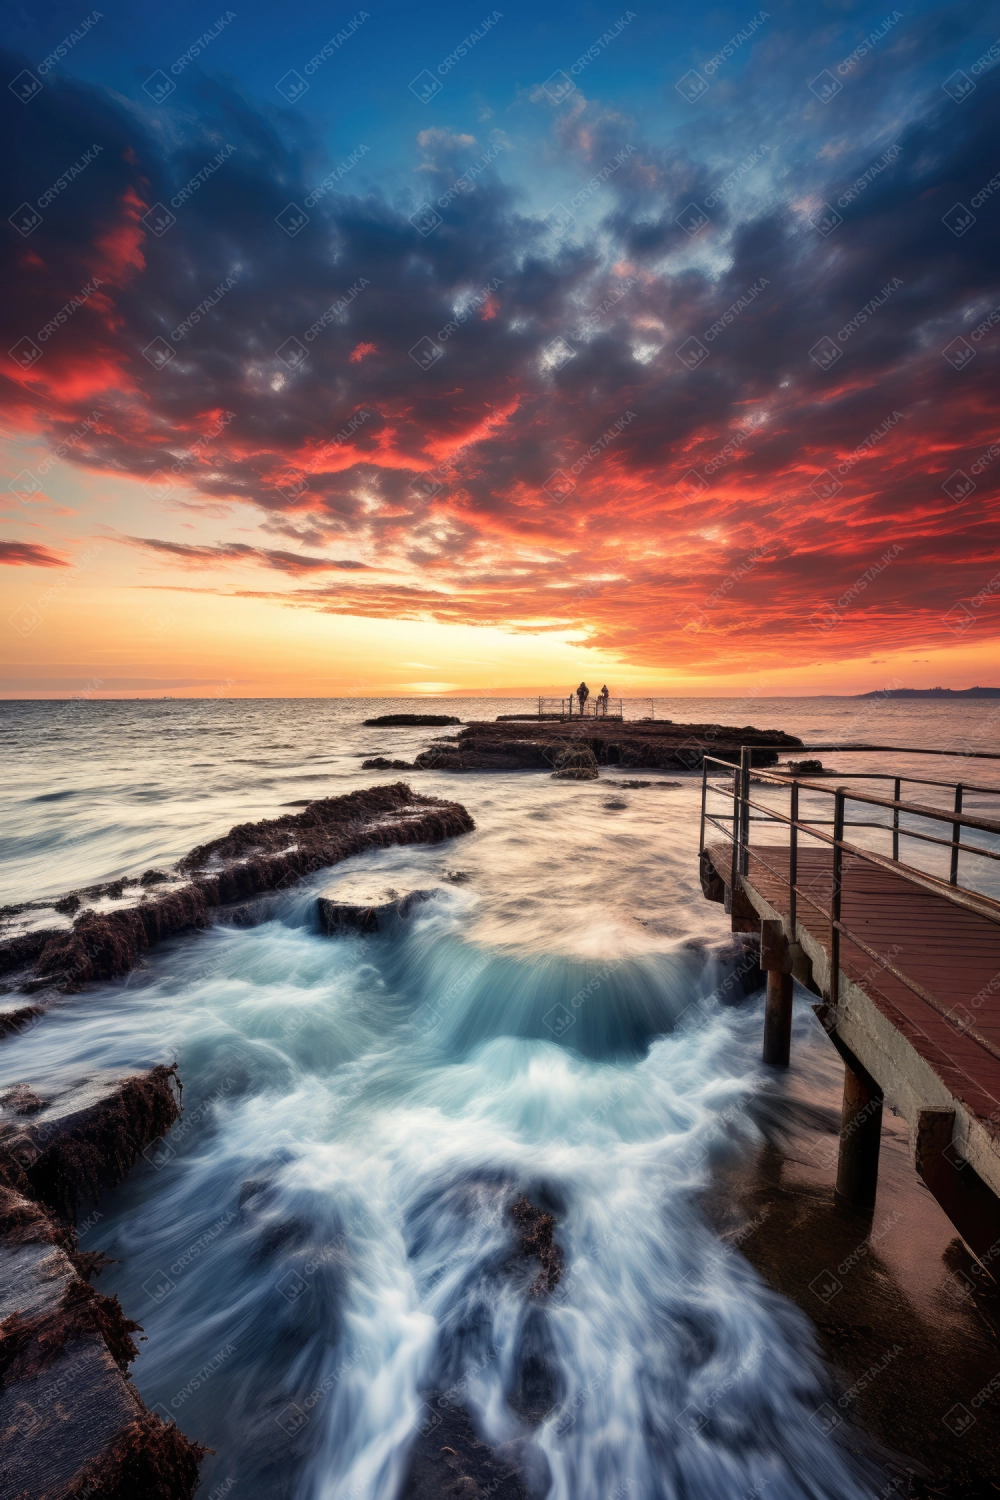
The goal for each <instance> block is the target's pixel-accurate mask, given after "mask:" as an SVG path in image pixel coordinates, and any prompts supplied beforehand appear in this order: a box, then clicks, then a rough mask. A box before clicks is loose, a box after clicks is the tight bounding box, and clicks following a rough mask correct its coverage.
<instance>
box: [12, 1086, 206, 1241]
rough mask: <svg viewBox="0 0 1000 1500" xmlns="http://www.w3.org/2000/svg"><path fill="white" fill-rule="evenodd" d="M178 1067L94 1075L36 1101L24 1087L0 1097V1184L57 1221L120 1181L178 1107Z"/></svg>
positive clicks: (69, 1217)
mask: <svg viewBox="0 0 1000 1500" xmlns="http://www.w3.org/2000/svg"><path fill="white" fill-rule="evenodd" d="M176 1079H177V1070H176V1067H173V1068H167V1067H163V1066H162V1065H161V1066H159V1067H155V1068H153V1069H152V1070H151V1071H150V1072H148V1073H140V1074H136V1075H134V1076H131V1077H127V1078H122V1077H120V1076H117V1075H111V1074H104V1073H102V1074H96V1075H92V1076H91V1077H88V1078H85V1079H83V1080H81V1081H80V1082H79V1083H76V1084H73V1085H72V1086H71V1087H69V1088H64V1089H60V1090H57V1091H54V1092H49V1094H48V1097H41V1098H40V1097H39V1096H38V1095H37V1094H36V1093H35V1092H34V1091H33V1090H32V1089H30V1088H28V1086H27V1085H26V1084H17V1085H15V1087H14V1088H12V1089H9V1090H8V1091H7V1092H6V1093H5V1094H3V1095H0V1184H2V1185H4V1186H6V1187H8V1188H14V1189H16V1190H17V1191H19V1192H21V1193H23V1194H24V1195H25V1196H26V1197H30V1198H35V1199H37V1200H39V1201H40V1202H42V1203H44V1204H46V1205H47V1207H49V1208H51V1209H52V1210H54V1212H55V1213H56V1214H58V1215H59V1216H60V1217H61V1218H63V1219H67V1220H72V1219H75V1218H76V1213H77V1209H78V1208H79V1206H80V1204H81V1202H84V1201H86V1200H89V1199H96V1198H98V1197H99V1196H100V1194H101V1192H102V1191H103V1190H104V1189H105V1188H108V1187H113V1186H114V1185H115V1184H116V1183H118V1182H121V1180H122V1178H123V1177H124V1176H125V1174H126V1173H127V1172H128V1171H129V1170H130V1169H131V1168H132V1166H133V1165H134V1163H135V1161H136V1159H137V1157H138V1156H139V1153H140V1152H141V1151H143V1150H144V1149H145V1148H146V1147H147V1146H148V1145H150V1143H151V1142H152V1141H155V1140H158V1139H159V1137H160V1136H161V1135H165V1134H166V1132H167V1131H168V1130H169V1129H170V1127H171V1125H173V1123H174V1121H175V1120H176V1119H177V1118H178V1115H179V1113H180V1110H179V1108H178V1098H177V1082H176Z"/></svg>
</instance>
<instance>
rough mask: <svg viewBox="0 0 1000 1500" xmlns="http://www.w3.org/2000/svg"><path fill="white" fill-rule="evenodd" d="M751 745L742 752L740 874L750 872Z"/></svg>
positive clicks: (745, 746)
mask: <svg viewBox="0 0 1000 1500" xmlns="http://www.w3.org/2000/svg"><path fill="white" fill-rule="evenodd" d="M752 754H753V752H752V750H751V749H750V746H749V745H744V746H742V748H741V750H740V874H741V875H747V874H749V872H750V855H749V852H748V849H749V844H750V758H751V755H752Z"/></svg>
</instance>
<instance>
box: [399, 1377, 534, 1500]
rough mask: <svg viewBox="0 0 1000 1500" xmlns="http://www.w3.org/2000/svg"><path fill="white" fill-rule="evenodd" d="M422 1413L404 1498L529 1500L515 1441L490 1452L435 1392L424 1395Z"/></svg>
mask: <svg viewBox="0 0 1000 1500" xmlns="http://www.w3.org/2000/svg"><path fill="white" fill-rule="evenodd" d="M423 1413H424V1420H423V1422H422V1423H421V1427H420V1430H419V1432H418V1434H417V1439H416V1442H415V1443H414V1445H413V1448H412V1450H411V1453H410V1465H409V1471H408V1473H407V1477H406V1482H405V1483H404V1485H403V1489H402V1500H445V1497H446V1496H447V1497H450V1500H486V1497H487V1496H488V1497H489V1500H528V1494H529V1491H528V1490H527V1489H526V1488H525V1485H524V1481H523V1478H522V1475H523V1473H524V1469H523V1466H522V1464H521V1463H520V1462H519V1460H518V1449H517V1446H516V1445H513V1444H512V1445H509V1447H508V1448H505V1449H502V1450H500V1451H494V1450H493V1449H492V1448H490V1447H489V1446H488V1445H487V1444H486V1443H484V1442H483V1441H482V1439H481V1438H480V1437H479V1436H478V1434H477V1433H476V1429H475V1428H474V1427H473V1425H472V1421H471V1418H470V1417H469V1414H468V1412H466V1411H465V1409H464V1408H463V1407H461V1406H458V1405H456V1404H455V1403H454V1402H453V1401H451V1400H450V1399H449V1397H448V1396H447V1395H442V1394H441V1393H440V1392H439V1391H429V1392H428V1393H427V1395H426V1397H425V1406H424V1408H423Z"/></svg>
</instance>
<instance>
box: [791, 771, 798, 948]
mask: <svg viewBox="0 0 1000 1500" xmlns="http://www.w3.org/2000/svg"><path fill="white" fill-rule="evenodd" d="M791 819H792V824H791V841H790V845H789V849H788V915H789V920H790V922H791V928H792V942H793V943H794V942H797V941H798V939H797V937H796V933H795V922H796V917H797V914H798V893H797V891H796V889H795V887H796V885H797V884H798V881H799V826H798V825H799V784H798V782H797V781H793V782H792V807H791Z"/></svg>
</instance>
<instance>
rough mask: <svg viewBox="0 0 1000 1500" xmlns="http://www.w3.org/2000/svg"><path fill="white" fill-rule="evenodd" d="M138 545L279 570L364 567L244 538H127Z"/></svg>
mask: <svg viewBox="0 0 1000 1500" xmlns="http://www.w3.org/2000/svg"><path fill="white" fill-rule="evenodd" d="M127 540H128V541H129V542H131V543H133V545H135V546H137V547H148V548H149V550H150V551H151V552H164V553H166V554H167V556H169V557H179V558H183V560H184V561H185V562H193V563H204V564H210V563H225V562H253V563H259V564H261V565H262V566H263V567H266V568H276V569H277V571H278V572H279V573H292V574H296V573H323V572H330V571H331V570H332V569H334V568H346V569H348V570H350V569H354V568H363V567H364V566H365V564H364V563H363V562H355V561H354V559H353V558H349V557H341V558H331V557H308V556H306V555H305V554H304V553H302V552H276V551H273V550H272V549H271V548H268V547H251V546H249V545H248V544H247V543H246V542H218V543H217V544H216V545H215V546H196V545H193V544H190V543H187V542H163V541H158V540H157V539H156V538H154V537H148V536H133V537H129V538H128V539H127Z"/></svg>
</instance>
